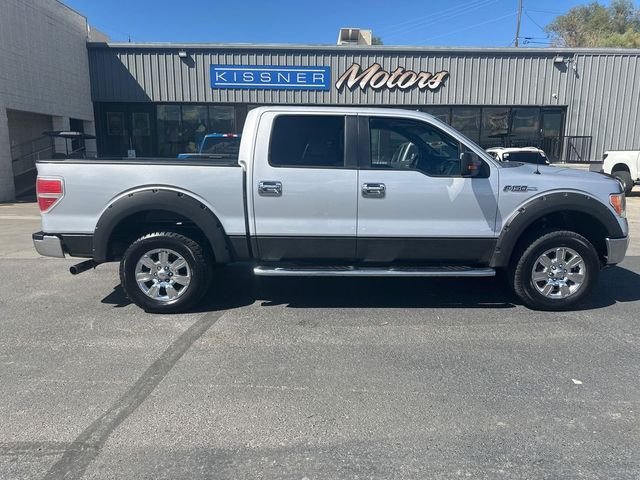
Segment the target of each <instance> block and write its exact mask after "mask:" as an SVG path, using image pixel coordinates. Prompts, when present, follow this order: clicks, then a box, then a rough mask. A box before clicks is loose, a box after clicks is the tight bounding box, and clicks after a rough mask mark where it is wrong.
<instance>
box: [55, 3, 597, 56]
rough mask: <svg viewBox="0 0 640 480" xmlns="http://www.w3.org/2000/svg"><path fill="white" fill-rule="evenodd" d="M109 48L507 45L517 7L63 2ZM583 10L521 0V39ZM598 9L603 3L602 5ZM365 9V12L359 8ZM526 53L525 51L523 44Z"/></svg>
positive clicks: (536, 42)
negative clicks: (343, 31) (366, 42)
mask: <svg viewBox="0 0 640 480" xmlns="http://www.w3.org/2000/svg"><path fill="white" fill-rule="evenodd" d="M65 3H67V4H68V5H69V6H71V7H72V8H74V9H76V10H77V11H79V12H80V13H82V14H83V15H85V16H87V17H88V19H89V23H90V24H92V25H94V26H96V27H97V28H98V29H100V30H102V31H104V32H105V33H107V34H108V35H110V36H111V38H112V39H113V40H114V41H127V39H128V38H129V37H131V40H132V41H134V42H154V41H155V42H187V43H190V42H221V43H299V44H300V43H302V44H305V43H311V44H333V43H335V41H336V38H337V34H338V29H339V28H340V27H345V26H352V27H362V28H372V29H373V31H374V34H375V35H378V36H380V37H382V39H383V41H384V43H385V45H454V46H497V47H505V46H509V45H511V44H512V42H513V38H514V33H515V24H516V9H517V0H449V1H442V0H440V1H435V0H395V1H391V0H367V1H362V0H323V1H322V2H318V1H317V0H262V1H257V0H244V1H243V0H230V1H225V2H220V1H206V0H181V1H175V0H173V1H170V0H108V1H104V0H103V1H96V0H66V1H65ZM581 3H586V1H584V2H580V1H573V0H524V12H523V18H522V28H521V36H524V37H531V40H525V41H524V43H525V44H527V45H528V46H536V47H540V46H544V45H545V42H546V41H547V40H546V35H545V33H544V32H543V31H542V29H541V27H544V26H545V25H546V24H547V23H548V22H550V21H551V20H552V19H553V18H554V17H555V16H556V15H557V14H561V13H564V12H566V11H567V10H568V9H569V8H571V7H573V6H575V5H578V4H581ZM603 3H609V2H608V1H606V2H603ZM365 5H366V6H365ZM525 46H526V45H525Z"/></svg>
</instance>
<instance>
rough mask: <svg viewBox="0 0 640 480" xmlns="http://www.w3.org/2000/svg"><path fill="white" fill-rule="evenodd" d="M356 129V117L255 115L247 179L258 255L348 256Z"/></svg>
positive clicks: (352, 239) (351, 252)
mask: <svg viewBox="0 0 640 480" xmlns="http://www.w3.org/2000/svg"><path fill="white" fill-rule="evenodd" d="M356 132H357V126H356V117H355V116H351V117H347V116H346V115H339V114H334V113H330V114H324V113H319V114H292V113H288V112H266V113H264V114H263V115H262V116H261V118H260V123H259V127H258V139H259V141H258V142H256V151H255V152H254V168H253V179H252V183H251V185H252V189H253V192H252V194H253V208H254V222H255V224H254V232H255V235H256V241H257V247H258V254H259V257H260V258H261V259H262V260H268V261H281V260H305V259H306V260H310V261H317V260H322V259H325V260H346V259H354V258H355V250H356V218H357V202H358V193H357V192H358V171H357V149H356V141H357V133H356ZM260 139H264V141H260ZM266 139H268V140H266Z"/></svg>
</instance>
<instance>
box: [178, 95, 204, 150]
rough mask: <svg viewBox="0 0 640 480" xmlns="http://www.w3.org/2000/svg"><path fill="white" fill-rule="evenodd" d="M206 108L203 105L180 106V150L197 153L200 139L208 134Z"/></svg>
mask: <svg viewBox="0 0 640 480" xmlns="http://www.w3.org/2000/svg"><path fill="white" fill-rule="evenodd" d="M208 121H209V119H208V112H207V107H206V106H204V105H182V135H181V139H182V150H183V152H186V153H192V152H197V151H198V149H199V147H200V144H201V143H202V139H203V138H204V136H205V135H206V134H207V133H209V131H208V130H209V128H208V126H207V124H208Z"/></svg>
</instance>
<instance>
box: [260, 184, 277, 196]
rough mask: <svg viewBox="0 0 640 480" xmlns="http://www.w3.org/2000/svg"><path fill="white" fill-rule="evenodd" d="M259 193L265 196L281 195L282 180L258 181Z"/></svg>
mask: <svg viewBox="0 0 640 480" xmlns="http://www.w3.org/2000/svg"><path fill="white" fill-rule="evenodd" d="M258 194H259V195H262V196H263V197H281V196H282V182H273V181H262V182H258Z"/></svg>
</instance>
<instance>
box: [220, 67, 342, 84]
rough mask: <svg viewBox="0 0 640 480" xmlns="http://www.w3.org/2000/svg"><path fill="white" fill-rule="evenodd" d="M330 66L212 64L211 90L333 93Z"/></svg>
mask: <svg viewBox="0 0 640 480" xmlns="http://www.w3.org/2000/svg"><path fill="white" fill-rule="evenodd" d="M330 85H331V68H330V67H279V66H278V67H276V66H268V65H259V66H248V65H211V88H250V89H253V88H265V89H276V90H329V88H330Z"/></svg>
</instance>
